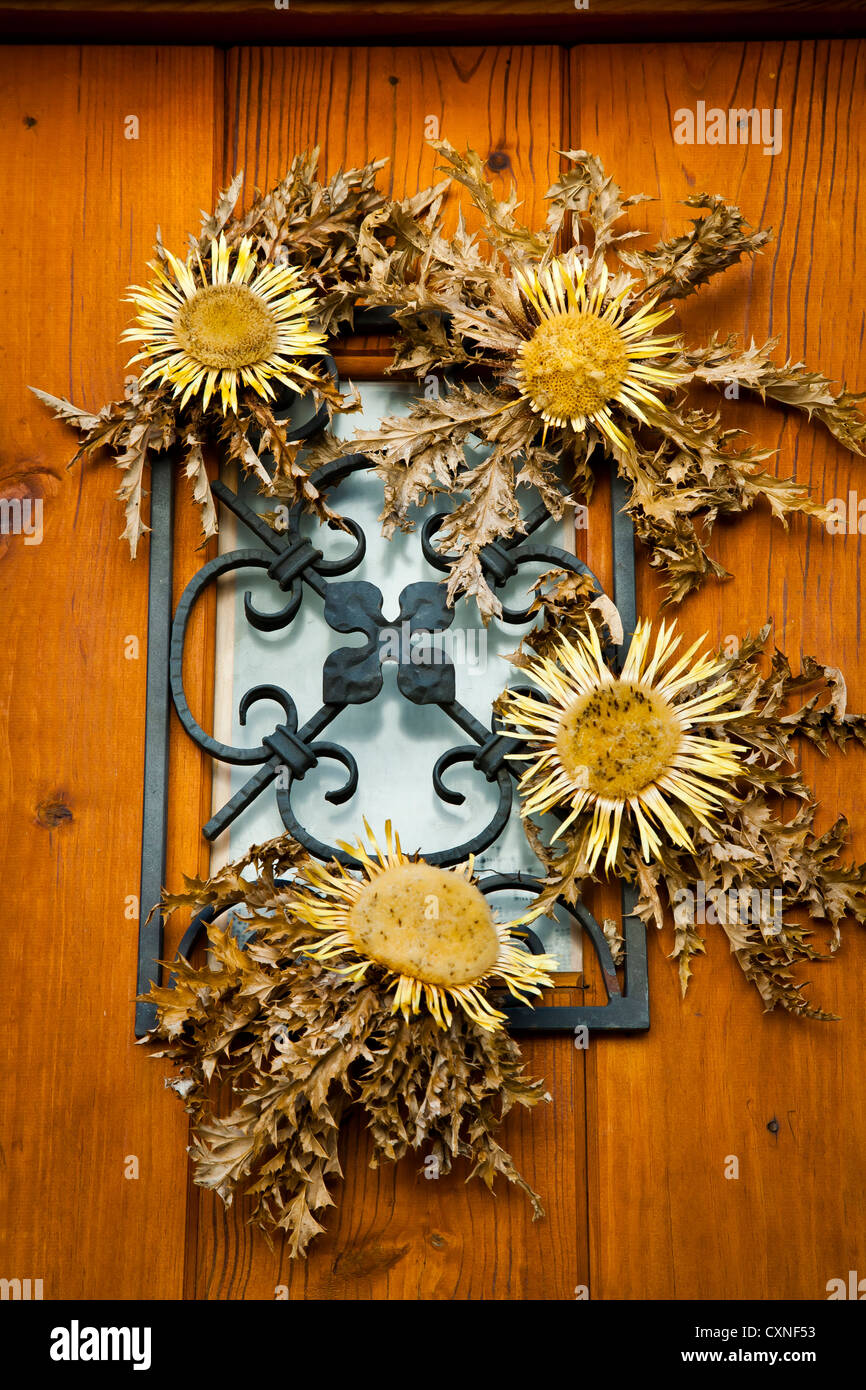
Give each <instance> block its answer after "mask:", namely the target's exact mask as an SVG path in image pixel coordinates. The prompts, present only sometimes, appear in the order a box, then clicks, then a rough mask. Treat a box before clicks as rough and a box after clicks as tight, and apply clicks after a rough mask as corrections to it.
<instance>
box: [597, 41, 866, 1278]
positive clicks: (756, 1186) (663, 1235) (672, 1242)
mask: <svg viewBox="0 0 866 1390" xmlns="http://www.w3.org/2000/svg"><path fill="white" fill-rule="evenodd" d="M864 65H866V49H864V46H863V44H862V43H860V42H832V43H830V42H814V43H802V44H799V43H783V42H774V43H753V44H746V45H743V44H712V45H711V44H700V45H697V44H696V45H688V46H682V47H680V46H675V45H668V46H664V45H651V46H646V45H642V46H640V47H637V46H616V47H614V46H601V47H593V48H579V49H576V50H575V51H574V52H573V54H572V64H571V99H572V127H571V133H570V143H571V145H572V146H573V147H577V148H584V149H590V150H593V151H595V152H597V153H598V154H599V155H600V156H601V158H602V160H603V162H604V164H605V167H606V169H607V171H608V173H610V174H612V175H613V176H614V177H615V179H616V181H617V182H618V183H619V184H620V186H621V187H622V188H623V189H624V190H625V191H626V192H637V191H643V192H646V193H650V194H652V195H654V196H655V197H656V198H657V199H658V201H657V202H656V203H648V204H643V205H641V206H640V207H639V208H637V209H635V210H634V214H633V225H634V226H645V227H646V228H648V229H649V230H650V231H652V232H653V233H654V234H656V235H657V234H658V233H663V234H664V235H665V236H670V235H674V234H677V233H680V232H682V231H683V230H685V229H686V228H687V221H686V219H687V217H688V216H690V215H693V214H691V213H690V210H689V209H685V208H682V207H679V206H677V203H678V200H679V199H681V198H682V197H684V196H686V195H687V194H688V193H690V192H698V191H709V192H718V193H722V194H724V195H725V196H727V197H729V198H730V199H731V200H733V201H734V202H736V203H738V204H739V205H740V207H741V208H742V209H743V212H744V213H745V215H746V216H747V217H748V218H749V220H750V221H751V222H752V223H753V225H758V224H760V225H773V226H774V227H775V229H776V237H775V241H774V242H773V243H772V244H771V245H770V246H769V247H768V248H767V249H766V251H765V253H764V254H763V255H762V256H761V257H759V258H758V259H757V260H756V261H755V262H754V263H749V264H746V265H743V266H741V267H739V268H736V269H733V270H731V271H729V272H727V274H726V275H725V276H723V277H720V278H719V279H718V280H716V281H715V282H713V283H711V285H710V286H708V287H705V288H704V289H702V290H701V292H700V294H699V296H698V297H697V299H692V300H689V301H688V303H687V305H686V306H685V307H683V308H682V310H681V312H680V315H679V322H680V323H681V325H682V327H683V329H684V330H685V332H686V335H687V337H688V338H690V339H691V340H693V341H696V342H699V341H702V340H703V339H704V338H705V337H706V336H707V335H708V334H709V333H710V332H712V331H713V330H718V331H719V332H720V333H721V335H722V336H725V334H727V333H728V332H732V331H738V332H740V333H742V334H743V335H744V336H745V337H746V339H747V340H748V339H749V338H750V337H751V335H753V334H754V336H755V337H756V338H757V339H758V341H761V340H762V339H763V338H764V337H766V336H769V335H770V334H775V333H778V334H780V335H781V342H780V345H779V348H778V355H779V358H780V360H784V358H785V357H786V356H788V355H790V356H792V357H794V358H795V359H800V358H802V357H805V359H806V360H807V362H808V363H809V364H810V365H811V366H812V367H813V368H820V369H821V370H823V371H825V372H826V373H828V374H829V375H831V376H834V377H836V378H837V379H839V380H844V379H847V381H848V384H849V386H850V387H851V388H852V389H853V388H856V387H858V386H859V387H860V388H861V389H863V388H864V387H866V351H864V336H863V323H864V318H863V296H862V290H861V286H860V275H859V269H860V267H859V255H858V251H859V248H858V246H857V242H856V233H857V222H856V219H857V201H858V189H859V188H860V186H861V183H862V181H863V176H864V174H866V117H864V107H863V101H862V94H863V83H864V71H866V66H864ZM699 100H703V101H705V102H706V105H707V107H708V108H709V107H721V108H723V109H725V110H728V109H730V108H732V107H733V108H740V107H744V108H751V107H758V108H762V107H767V108H769V109H776V108H778V109H780V110H781V112H782V121H783V143H782V148H781V151H780V153H779V154H777V155H775V156H767V155H764V153H763V150H762V148H761V147H760V146H757V147H756V146H754V145H737V146H724V145H722V146H718V145H716V146H708V145H697V144H696V145H691V146H688V145H677V144H675V143H674V140H673V134H672V131H673V113H674V112H676V111H677V110H678V109H679V108H682V107H689V108H691V109H692V110H694V109H695V107H696V103H697V102H698V101H699ZM718 400H719V398H718V397H715V396H713V395H710V394H709V393H708V394H707V396H706V398H705V403H706V404H707V405H709V404H711V403H712V404H716V403H717V402H718ZM721 404H722V406H723V412H724V418H725V420H726V422H728V423H730V424H731V425H733V424H735V423H736V424H739V425H742V426H743V427H745V428H747V429H749V430H750V431H751V432H752V433H753V435H754V438H755V439H756V440H757V441H758V443H760V444H762V445H765V446H767V447H772V448H777V449H779V451H780V452H779V458H778V460H777V461H776V462H775V463H773V462H771V463H770V465H769V466H770V467H771V468H774V467H775V468H776V469H777V471H778V472H779V474H780V476H790V475H793V476H795V477H796V478H797V479H798V480H800V481H802V482H806V483H809V484H811V485H812V486H813V487H814V488H815V490H816V492H817V493H818V494H819V495H820V496H822V497H823V498H825V499H829V498H831V497H837V496H843V497H847V495H848V491H849V489H851V490H853V491H855V492H856V493H857V494H858V496H861V497H862V496H866V462H864V460H862V459H859V458H856V457H852V456H851V455H849V454H848V453H847V452H846V451H845V450H844V449H842V448H841V447H839V446H837V445H836V444H835V443H834V441H833V440H832V439H831V438H830V436H829V435H827V434H826V433H825V432H824V431H823V430H822V429H821V428H820V427H819V426H817V425H816V426H810V425H809V424H808V422H806V421H805V420H803V419H802V418H800V417H799V416H797V415H795V414H794V413H793V412H791V413H790V414H788V413H785V412H783V411H782V410H781V409H779V408H774V407H767V408H766V409H764V408H762V407H761V406H760V405H753V404H749V403H748V402H747V401H746V400H745V399H740V400H739V401H736V400H734V401H731V402H727V401H724V400H723V401H722V402H721ZM601 525H602V529H601V530H600V531H598V530H596V529H595V527H594V525H593V521H592V520H591V521H590V532H589V537H588V543H589V550H590V555H591V556H593V555H594V556H596V557H597V558H598V559H599V564H600V565H601V566H602V567H603V566H604V565H605V564H606V563H607V561H608V559H609V548H608V547H607V542H606V534H607V532H606V519H605V520H604V521H603V522H602V523H601ZM712 539H713V546H712V550H713V553H714V554H716V555H717V556H718V557H719V558H720V559H721V561H722V562H723V563H724V564H725V565H726V566H727V568H728V569H730V570H731V571H732V572H733V574H734V576H735V578H734V580H733V581H732V582H730V583H728V584H724V585H712V586H708V587H707V588H706V589H705V590H704V591H703V593H702V594H701V595H700V596H698V597H696V598H694V599H691V600H689V601H687V603H686V604H685V605H684V607H683V609H682V610H681V620H682V623H683V626H684V627H685V628H686V630H687V632H688V633H689V634H690V635H691V636H697V635H699V634H700V633H701V632H703V631H708V632H709V635H710V638H711V639H712V640H714V641H717V642H718V641H721V640H722V639H724V638H725V637H726V636H728V635H729V634H736V633H744V632H745V631H747V630H749V629H751V630H752V631H755V630H756V628H758V627H759V626H760V625H761V624H762V623H763V622H764V620H765V618H766V617H768V616H769V617H771V618H773V619H774V621H775V625H776V631H775V636H776V640H777V642H778V643H779V645H780V646H781V647H782V648H784V649H785V650H786V651H787V652H788V654H789V656H790V657H791V659H792V661H793V663H794V664H795V666H796V663H797V660H798V657H799V654H800V652H801V651H805V652H811V653H814V654H815V655H816V656H817V657H818V658H819V659H820V660H822V661H826V662H828V663H831V664H833V665H838V666H841V667H842V668H843V670H844V671H845V672H846V674H847V677H848V689H849V697H850V707H851V708H852V709H855V710H861V709H863V708H864V705H866V670H864V663H863V660H862V656H861V650H860V640H861V639H860V624H861V580H860V572H859V569H860V548H861V538H860V537H859V535H849V536H830V535H828V534H826V532H825V531H824V529H823V528H822V527H821V526H820V525H819V524H818V523H805V522H803V521H800V520H795V521H794V522H793V523H792V526H791V530H790V532H789V533H787V534H786V533H785V531H784V530H783V529H782V528H781V527H780V526H779V524H778V523H775V522H772V521H771V519H770V516H769V512H768V511H766V510H765V509H760V510H759V511H758V512H756V513H755V514H754V515H752V516H749V517H746V518H742V519H740V520H738V521H737V523H736V524H735V525H730V526H722V527H717V528H716V531H715V533H714V535H713V538H712ZM601 572H602V573H603V568H602V570H601ZM640 575H641V578H640V581H639V583H640V599H641V606H642V608H643V610H644V611H645V612H653V611H655V608H656V604H657V601H658V590H657V586H656V585H655V584H654V582H653V580H652V578H651V577H650V575H649V571H648V568H647V566H646V563H645V562H644V563H643V564H642V565H641V566H640ZM803 761H804V763H805V765H806V769H807V773H808V775H809V777H810V780H811V781H812V785H813V786H814V787H815V788H816V790H817V792H818V794H819V798H820V801H821V803H822V807H821V811H820V815H819V828H820V829H821V830H823V829H825V828H826V827H827V826H829V825H830V824H831V822H832V820H833V819H834V818H835V816H836V814H837V813H838V812H844V813H845V814H846V815H847V816H848V817H849V819H850V821H851V824H852V829H853V831H854V836H855V850H856V851H857V852H858V853H859V857H860V858H863V857H864V850H866V834H864V831H866V812H864V809H863V805H862V799H861V798H860V797H859V796H858V795H857V789H858V788H859V786H860V785H861V783H862V779H863V775H864V752H863V750H862V749H861V750H855V751H852V752H851V753H850V754H849V755H848V756H847V757H846V758H843V757H842V756H841V755H835V756H834V757H833V758H832V759H831V760H830V761H824V760H822V759H821V758H820V757H817V756H815V755H814V754H812V753H811V752H810V751H807V752H806V753H805V755H804V759H803ZM707 934H708V936H709V938H710V939H709V957H708V958H704V959H701V960H699V961H698V963H697V966H696V972H695V977H694V978H693V981H692V983H691V985H690V988H689V993H688V996H687V998H686V1000H685V1002H681V1000H680V998H679V988H678V983H677V979H676V971H675V968H674V966H673V963H672V962H670V961H668V960H666V959H665V957H664V953H665V951H666V950H668V949H670V941H671V938H670V937H663V938H659V937H657V936H656V934H655V933H653V936H652V938H651V940H650V967H651V968H650V988H651V1017H652V1026H651V1029H650V1032H649V1034H648V1036H646V1037H645V1038H643V1039H630V1038H619V1039H604V1040H602V1041H601V1042H599V1043H597V1044H596V1045H595V1046H594V1047H593V1048H592V1050H591V1053H590V1059H589V1063H588V1092H589V1116H588V1120H589V1123H588V1134H589V1146H590V1147H589V1159H588V1165H589V1177H590V1192H591V1207H592V1213H593V1219H592V1230H591V1242H592V1249H591V1266H592V1285H591V1293H592V1296H593V1297H595V1298H653V1299H659V1298H661V1299H664V1298H765V1299H782V1298H802V1299H819V1298H825V1297H826V1284H827V1281H828V1280H829V1279H831V1278H834V1277H837V1276H840V1275H844V1274H845V1271H846V1270H848V1269H849V1268H855V1267H856V1266H857V1260H858V1259H861V1260H862V1250H861V1249H860V1247H859V1246H858V1243H857V1242H858V1231H859V1230H860V1229H862V1223H863V1214H864V1206H863V1194H862V1184H861V1182H860V1180H859V1173H860V1168H861V1165H862V1153H863V1146H864V1140H866V1085H864V1081H863V1076H862V1068H860V1067H859V1065H858V1064H857V1062H856V1059H857V1058H858V1057H860V1056H862V1052H863V1046H864V1041H866V1038H864V1021H863V1011H862V1008H861V1006H860V1000H861V998H862V990H863V979H864V971H866V941H864V936H863V933H862V931H861V930H860V929H859V928H858V927H856V925H855V926H853V927H851V926H849V927H848V930H847V934H846V940H845V945H844V949H843V951H842V952H841V954H840V956H839V957H838V958H837V961H836V963H835V964H834V965H833V966H832V967H831V966H823V965H820V964H816V965H815V966H814V968H813V969H812V971H811V978H812V980H813V987H812V990H811V994H812V996H813V997H814V998H816V999H818V1000H820V1002H821V1003H822V1005H823V1006H824V1007H825V1008H828V1009H830V1010H833V1011H835V1012H837V1013H839V1014H841V1015H842V1021H841V1022H840V1023H810V1022H808V1021H802V1022H801V1021H798V1020H795V1019H792V1018H788V1017H787V1016H782V1015H779V1014H774V1015H772V1016H768V1015H764V1014H762V1012H761V1006H760V1001H759V1000H758V998H757V996H756V995H754V991H753V990H752V989H751V988H750V987H748V986H747V985H746V983H745V981H744V979H743V978H742V976H741V974H740V971H739V968H738V966H737V965H736V963H735V961H734V960H733V958H732V957H730V956H729V954H728V951H727V949H726V946H725V942H724V939H723V938H722V937H721V932H720V931H719V930H718V929H713V928H712V927H708V928H707ZM818 937H819V939H822V938H823V933H821V932H820V931H819V933H818ZM840 1108H841V1110H840ZM840 1113H841V1114H842V1115H844V1119H840V1118H839V1117H840ZM729 1155H734V1156H736V1157H738V1159H739V1165H740V1177H739V1179H738V1180H726V1178H725V1175H724V1170H725V1164H726V1158H727V1156H729Z"/></svg>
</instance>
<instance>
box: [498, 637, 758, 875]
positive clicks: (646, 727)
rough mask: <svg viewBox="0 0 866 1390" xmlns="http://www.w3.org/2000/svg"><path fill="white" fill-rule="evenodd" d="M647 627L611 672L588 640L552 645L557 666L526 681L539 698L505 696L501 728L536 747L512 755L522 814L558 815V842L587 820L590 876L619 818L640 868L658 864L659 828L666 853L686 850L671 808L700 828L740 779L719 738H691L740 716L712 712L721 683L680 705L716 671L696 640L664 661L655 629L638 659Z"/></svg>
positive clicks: (675, 641)
mask: <svg viewBox="0 0 866 1390" xmlns="http://www.w3.org/2000/svg"><path fill="white" fill-rule="evenodd" d="M651 632H652V625H651V624H650V623H649V622H647V621H641V622H639V623H638V625H637V628H636V629H635V634H634V637H633V638H632V641H631V644H630V646H629V651H628V656H627V657H626V660H625V664H624V666H623V669H622V673H621V675H619V676H617V675H614V673H613V672H611V671H610V670H609V669H608V667H607V664H606V663H605V660H604V656H603V655H602V650H601V646H600V643H599V640H598V633H597V632H596V630H595V628H591V629H590V632H589V636H588V637H586V636H584V635H583V634H582V633H581V634H579V645H578V646H573V645H572V643H571V642H569V641H567V640H566V639H565V638H561V639H560V642H559V648H558V651H557V658H558V660H557V661H553V660H551V659H550V658H547V657H537V658H536V659H535V660H534V661H532V663H531V664H530V665H529V666H528V667H527V671H528V673H529V674H530V675H531V676H532V677H533V678H534V679H535V680H536V681H537V682H538V684H539V685H540V686H541V687H542V689H543V690H544V691H546V692H547V694H548V695H549V696H550V702H549V703H546V702H545V701H544V700H542V699H541V698H540V697H538V696H534V695H519V694H517V693H512V692H509V693H508V695H507V696H506V700H505V709H504V714H503V724H504V726H505V727H507V729H508V731H509V732H510V733H512V734H514V735H515V736H517V737H519V738H520V739H522V740H523V741H524V742H526V743H529V744H536V745H537V747H536V749H535V750H534V751H533V752H530V753H513V754H510V755H509V756H510V757H512V758H514V759H523V760H525V761H529V762H530V766H529V768H528V769H527V770H526V772H525V773H524V774H523V776H522V778H521V781H520V792H521V797H522V798H524V800H523V808H522V813H523V815H524V816H527V815H532V814H533V813H537V814H539V815H543V814H544V813H545V812H547V811H552V810H554V809H556V808H562V809H568V815H567V816H566V818H565V820H564V821H563V822H562V824H561V825H560V826H559V828H558V829H557V832H556V834H555V835H554V836H553V838H554V839H558V838H559V837H560V836H561V835H562V834H563V832H564V831H565V830H566V829H567V828H568V826H569V825H570V824H571V823H572V821H574V820H575V818H576V817H577V816H579V815H580V813H581V812H582V811H586V812H587V813H589V812H590V811H591V812H592V821H591V823H590V824H589V826H588V827H587V829H586V831H585V833H584V838H583V844H582V854H583V856H584V858H585V859H586V861H587V863H588V865H589V869H590V871H591V870H592V869H594V868H595V865H596V864H597V862H598V859H599V856H600V854H601V852H602V850H603V849H604V848H605V846H606V847H607V854H606V857H605V864H604V866H605V869H610V868H611V866H612V865H613V864H614V862H615V859H616V854H617V849H618V846H619V839H620V830H621V827H622V820H623V816H624V815H625V814H628V815H630V816H631V817H632V818H633V820H634V823H635V826H636V827H637V831H638V834H639V836H640V843H641V851H642V853H643V857H644V859H645V860H646V861H647V862H649V861H650V860H651V859H652V858H653V857H654V856H658V854H659V851H660V849H661V844H662V841H661V837H660V835H659V833H658V830H657V829H656V826H658V827H660V828H661V829H662V830H663V831H665V832H666V833H667V835H668V836H669V837H670V839H671V840H672V841H673V842H674V844H676V845H681V846H684V847H686V848H689V849H691V848H693V846H692V842H691V839H690V837H689V834H688V831H687V830H686V828H685V826H684V825H683V823H682V821H681V820H680V818H679V816H678V815H677V813H676V811H675V810H674V808H673V806H672V804H671V803H672V801H680V802H683V803H684V804H685V805H686V806H688V808H689V810H690V811H691V813H692V814H693V815H694V816H696V817H697V819H698V820H699V821H700V822H701V824H702V825H705V826H709V827H711V826H712V824H713V817H715V816H717V815H718V814H719V813H720V811H721V810H722V809H723V808H724V805H725V804H726V803H728V804H730V803H733V802H735V801H736V797H735V796H734V795H733V793H732V792H730V791H729V790H728V789H727V787H726V786H725V785H723V784H724V783H726V782H729V781H730V780H731V778H735V777H737V776H738V775H739V774H740V773H741V772H742V764H741V762H740V761H739V760H738V758H737V756H736V755H737V754H739V753H742V752H744V751H745V750H744V749H742V748H740V747H739V746H738V745H737V744H734V743H728V742H726V741H724V740H722V739H716V738H711V737H708V736H707V735H705V734H695V733H692V732H691V730H692V729H693V727H694V726H695V725H706V724H711V723H718V722H720V721H727V720H730V719H736V718H738V717H739V716H740V715H742V713H743V711H742V710H731V709H722V708H721V707H722V706H724V705H725V704H726V703H727V702H728V701H729V699H730V691H731V683H730V681H727V680H720V681H717V682H716V683H715V684H713V685H711V686H710V688H709V689H707V690H705V691H703V693H698V694H694V695H691V696H689V697H687V698H684V699H680V698H679V697H680V696H681V695H682V693H683V692H684V691H685V690H686V689H687V688H688V687H689V686H692V685H694V684H695V683H696V682H699V681H700V682H704V681H706V680H707V679H708V678H710V677H712V676H713V675H714V674H715V673H716V672H717V671H719V670H720V669H721V667H722V666H723V664H724V663H723V662H722V661H720V660H718V659H717V658H715V657H713V656H710V655H706V654H705V655H703V656H700V657H698V658H697V659H694V660H693V658H694V657H695V653H696V651H697V649H698V647H699V646H700V645H701V643H702V642H703V641H704V638H703V637H699V638H698V640H697V642H694V643H693V644H692V646H691V647H689V649H688V651H686V652H685V653H684V654H683V655H682V656H680V657H679V659H678V660H677V661H675V662H673V664H671V661H672V658H673V655H674V653H675V651H676V650H677V648H678V647H679V644H680V642H681V640H682V639H681V637H680V636H677V635H676V632H675V628H674V627H673V625H672V626H670V627H666V626H665V624H664V623H662V624H661V627H660V629H659V632H658V636H657V637H656V642H655V647H654V649H653V652H652V657H651V658H650V659H649V660H648V659H647V658H648V654H649V649H650V638H651Z"/></svg>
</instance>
